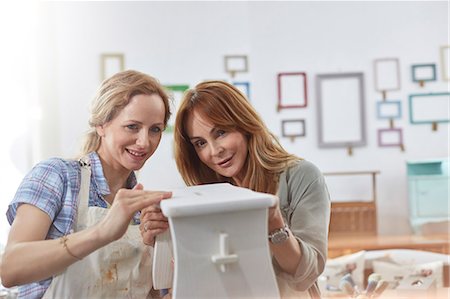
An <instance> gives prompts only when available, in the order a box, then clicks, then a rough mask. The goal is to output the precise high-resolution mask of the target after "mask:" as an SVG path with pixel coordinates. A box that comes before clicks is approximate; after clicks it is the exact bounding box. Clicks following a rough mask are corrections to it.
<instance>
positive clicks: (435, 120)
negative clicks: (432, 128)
mask: <svg viewBox="0 0 450 299" xmlns="http://www.w3.org/2000/svg"><path fill="white" fill-rule="evenodd" d="M438 97H444V101H445V100H447V101H448V102H450V92H436V93H421V94H410V95H409V100H408V103H409V122H410V123H411V124H436V123H448V122H450V119H449V118H447V119H443V118H439V117H437V118H429V119H422V120H418V119H417V115H415V113H414V107H415V105H414V101H415V100H417V99H423V98H428V99H427V101H429V102H430V103H428V105H433V103H432V101H433V99H436V98H438ZM435 106H436V105H435ZM438 111H440V112H442V113H446V112H447V111H448V109H439V110H438ZM446 114H447V113H446ZM447 117H448V114H447Z"/></svg>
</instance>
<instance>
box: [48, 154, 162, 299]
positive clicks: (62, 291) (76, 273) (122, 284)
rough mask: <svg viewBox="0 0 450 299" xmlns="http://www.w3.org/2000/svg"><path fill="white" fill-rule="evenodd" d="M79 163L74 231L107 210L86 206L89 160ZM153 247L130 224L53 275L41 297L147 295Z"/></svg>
mask: <svg viewBox="0 0 450 299" xmlns="http://www.w3.org/2000/svg"><path fill="white" fill-rule="evenodd" d="M84 160H85V158H84ZM80 161H81V160H80ZM81 164H83V166H82V167H81V186H80V193H79V195H78V199H77V201H78V213H77V222H76V224H75V226H74V230H75V231H80V230H83V229H85V228H87V227H90V226H93V225H95V224H96V223H98V222H99V221H100V220H101V219H102V218H103V217H105V215H106V213H107V212H108V209H105V208H100V207H89V206H88V204H89V186H90V178H91V170H90V166H89V163H82V162H80V165H81ZM152 250H153V249H152V247H150V246H146V245H145V244H144V243H143V242H142V237H141V234H140V231H139V226H138V225H130V226H128V230H127V232H126V233H125V235H124V236H123V237H122V238H121V239H119V240H117V241H114V242H112V243H110V244H108V245H106V246H104V247H102V248H100V249H97V250H96V251H94V252H92V253H91V254H89V255H88V256H86V257H84V258H83V259H82V260H80V261H77V262H75V263H74V264H72V265H70V266H69V267H68V268H67V269H66V270H65V271H64V272H62V273H61V274H58V275H56V276H54V277H53V280H52V282H51V284H50V286H49V288H48V289H47V291H46V292H45V294H44V297H43V298H76V299H80V298H139V299H141V298H147V297H150V295H149V293H150V289H151V287H152V277H151V269H152V267H151V262H152V259H151V254H152Z"/></svg>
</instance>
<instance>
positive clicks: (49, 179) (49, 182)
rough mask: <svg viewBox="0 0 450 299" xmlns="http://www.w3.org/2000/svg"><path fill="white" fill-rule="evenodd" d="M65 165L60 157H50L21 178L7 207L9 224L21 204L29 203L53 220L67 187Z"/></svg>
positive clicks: (60, 206)
mask: <svg viewBox="0 0 450 299" xmlns="http://www.w3.org/2000/svg"><path fill="white" fill-rule="evenodd" d="M64 172H65V165H64V163H63V162H62V161H61V160H60V159H51V160H47V161H44V162H41V163H39V164H37V165H36V166H35V167H34V168H33V169H32V170H31V171H30V172H29V173H28V174H27V175H26V176H25V178H24V179H23V181H22V183H21V184H20V186H19V188H18V189H17V192H16V195H15V196H14V199H13V200H12V202H11V203H10V205H9V207H8V211H7V212H6V217H7V219H8V221H9V223H10V224H12V222H13V221H14V218H15V217H16V213H17V208H18V207H19V206H20V205H21V204H24V203H26V204H30V205H33V206H35V207H37V208H39V209H41V210H42V211H43V212H45V213H46V214H47V215H48V216H49V217H50V219H51V220H52V221H53V220H54V219H55V217H56V215H57V214H58V211H59V210H60V209H61V208H62V201H63V197H64V193H65V190H66V188H67V176H66V175H64Z"/></svg>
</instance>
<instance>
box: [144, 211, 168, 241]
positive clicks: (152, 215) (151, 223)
mask: <svg viewBox="0 0 450 299" xmlns="http://www.w3.org/2000/svg"><path fill="white" fill-rule="evenodd" d="M140 218H141V224H140V225H139V228H140V230H141V235H142V240H143V242H144V244H146V245H150V246H153V245H154V244H155V237H156V236H157V235H159V234H162V233H163V232H165V231H166V230H167V229H168V228H169V222H168V219H167V218H166V217H165V216H164V215H163V213H162V212H161V209H160V208H159V207H158V206H156V205H153V206H149V207H147V208H145V209H143V210H142V211H141V217H140Z"/></svg>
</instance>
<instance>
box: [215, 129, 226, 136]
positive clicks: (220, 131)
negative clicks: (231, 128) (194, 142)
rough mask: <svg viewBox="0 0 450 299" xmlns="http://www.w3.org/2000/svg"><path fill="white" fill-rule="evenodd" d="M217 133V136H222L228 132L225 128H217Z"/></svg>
mask: <svg viewBox="0 0 450 299" xmlns="http://www.w3.org/2000/svg"><path fill="white" fill-rule="evenodd" d="M216 134H217V137H220V136H223V135H225V134H226V132H225V131H224V130H217V132H216Z"/></svg>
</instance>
